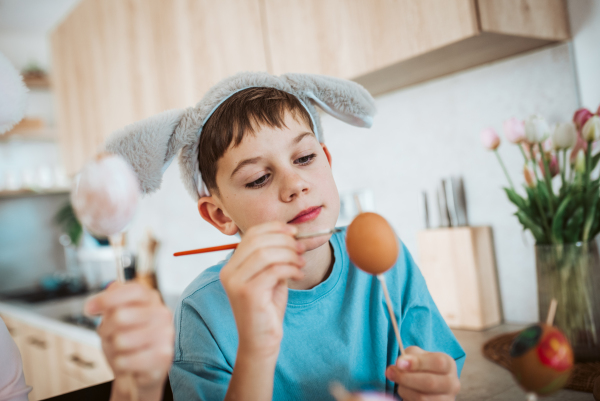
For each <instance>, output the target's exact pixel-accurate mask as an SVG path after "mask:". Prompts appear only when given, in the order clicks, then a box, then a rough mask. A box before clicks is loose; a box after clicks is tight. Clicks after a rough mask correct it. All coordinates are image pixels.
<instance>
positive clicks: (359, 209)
mask: <svg viewBox="0 0 600 401" xmlns="http://www.w3.org/2000/svg"><path fill="white" fill-rule="evenodd" d="M354 203H355V204H356V209H357V210H358V214H361V213H362V212H363V210H362V207H361V205H360V198H359V197H358V194H354Z"/></svg>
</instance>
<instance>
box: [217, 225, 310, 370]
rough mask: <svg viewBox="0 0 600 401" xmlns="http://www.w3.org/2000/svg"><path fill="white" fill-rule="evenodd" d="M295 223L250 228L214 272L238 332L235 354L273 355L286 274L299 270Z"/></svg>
mask: <svg viewBox="0 0 600 401" xmlns="http://www.w3.org/2000/svg"><path fill="white" fill-rule="evenodd" d="M296 233H297V228H296V227H294V226H289V225H286V224H284V223H282V222H271V223H266V224H260V225H257V226H254V227H252V228H250V229H249V230H248V231H247V232H246V234H245V235H244V237H243V239H242V241H241V242H240V244H239V246H238V247H237V249H236V251H235V253H234V254H233V256H232V257H231V259H230V260H229V262H228V263H227V264H226V265H225V266H224V267H223V269H222V270H221V273H220V277H221V283H222V284H223V287H224V288H225V292H226V293H227V296H228V297H229V302H230V303H231V308H232V310H233V314H234V316H235V321H236V325H237V329H238V334H239V348H238V357H240V356H241V355H240V354H243V355H244V356H248V357H256V358H261V359H263V360H273V363H274V362H275V361H276V359H277V355H278V353H279V345H280V343H281V339H282V336H283V316H284V313H285V308H286V305H287V297H288V287H287V280H288V279H301V278H302V277H303V276H304V273H302V271H301V270H300V268H301V267H302V266H304V263H305V262H304V258H303V257H302V256H301V254H302V253H303V252H304V249H305V248H304V245H302V243H300V242H298V241H296V239H295V238H294V237H293V236H294V235H295V234H296Z"/></svg>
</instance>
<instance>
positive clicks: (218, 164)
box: [109, 74, 465, 400]
mask: <svg viewBox="0 0 600 401" xmlns="http://www.w3.org/2000/svg"><path fill="white" fill-rule="evenodd" d="M278 80H282V81H284V82H283V83H281V82H280V81H278ZM257 81H258V83H257ZM357 87H358V86H357V85H356V84H354V83H350V82H348V81H343V80H333V79H331V78H325V77H318V76H309V75H300V74H297V75H288V76H283V77H281V78H277V77H271V76H268V75H267V74H257V75H250V76H249V77H246V76H243V75H242V76H237V77H234V78H232V79H230V80H227V81H224V82H223V83H221V84H219V85H217V87H215V88H213V90H211V92H209V94H207V96H206V97H205V99H207V101H208V102H209V103H208V104H209V106H210V107H208V106H203V105H202V102H200V103H199V104H198V105H197V106H196V109H195V111H193V112H190V111H187V112H185V113H187V114H186V116H187V117H186V116H183V117H182V116H181V115H173V116H167V117H168V118H167V117H165V118H163V120H169V121H171V120H172V121H173V122H172V123H163V122H161V123H160V124H162V125H163V126H169V127H170V129H171V130H172V131H173V132H172V136H171V137H170V141H169V145H168V147H167V148H168V150H167V151H166V152H167V153H166V156H165V157H164V160H165V161H166V163H168V160H169V157H168V156H169V151H170V152H171V153H173V149H174V148H177V146H176V142H175V144H174V143H173V142H171V141H174V138H175V140H180V141H181V139H180V138H183V137H184V134H185V132H190V131H192V130H191V129H190V128H189V127H190V125H193V124H196V127H197V131H198V134H197V135H199V139H198V140H197V143H195V144H194V146H192V145H190V143H187V144H185V145H184V146H183V151H182V155H181V161H182V164H183V166H184V170H183V175H184V181H185V180H186V179H187V180H188V181H190V175H191V174H197V175H193V177H194V179H193V181H192V182H194V183H195V186H196V188H195V189H194V188H193V186H190V185H188V189H190V188H192V191H193V190H196V191H197V193H198V196H197V198H198V209H199V212H200V215H201V216H202V218H203V219H204V220H206V221H207V222H209V223H210V224H212V225H213V226H214V227H216V228H217V229H218V230H219V231H221V232H222V233H224V234H228V235H234V234H238V233H239V234H240V235H241V238H242V241H241V243H240V245H239V246H238V248H237V250H236V251H235V252H234V253H233V255H231V257H230V258H229V259H228V260H226V261H224V262H223V263H221V264H219V265H216V266H213V267H211V268H209V269H207V270H206V271H205V272H203V273H202V274H201V275H200V276H199V277H198V278H197V279H196V280H194V281H193V282H192V283H191V284H190V285H189V286H188V288H187V289H186V291H185V292H184V294H183V295H182V298H181V303H180V306H179V307H178V310H177V312H176V316H175V330H176V334H175V360H174V364H173V367H172V368H171V371H170V379H171V386H172V388H173V393H174V396H175V398H176V399H181V400H183V399H201V400H221V399H226V400H267V399H276V400H286V399H302V400H317V399H331V397H330V396H329V395H328V386H329V384H330V383H331V382H332V381H338V382H341V383H342V384H344V385H345V386H346V387H348V388H351V389H358V388H361V387H369V388H372V389H376V390H380V391H387V392H392V391H394V390H396V391H397V393H398V394H399V395H400V396H401V397H403V399H405V400H419V399H425V398H427V399H432V400H451V399H454V397H455V395H456V394H457V393H458V390H459V388H460V384H459V381H458V374H459V372H460V369H461V368H462V364H463V363H464V357H465V355H464V352H463V350H462V349H461V347H460V345H459V344H458V343H457V341H456V339H455V338H454V336H453V335H452V333H451V332H450V330H449V329H448V327H447V325H446V324H445V323H444V321H443V319H442V318H441V316H440V315H439V312H438V311H437V309H436V307H435V305H434V303H433V301H432V299H431V297H430V295H429V293H428V292H427V288H426V286H425V283H424V280H423V277H422V276H421V274H420V272H419V270H418V268H417V267H416V265H415V264H414V262H413V261H412V259H411V257H410V255H409V254H408V251H407V250H406V248H405V247H402V252H401V255H400V257H399V260H398V262H397V264H396V266H394V268H392V269H391V270H390V271H388V272H387V273H386V280H387V281H388V285H389V286H390V288H392V290H391V293H392V302H393V303H394V309H395V311H396V313H398V314H399V323H400V326H401V327H400V330H401V336H402V339H403V342H404V344H405V345H407V346H410V347H409V348H407V349H406V352H405V355H402V356H401V357H400V358H399V359H398V355H399V346H398V344H397V342H396V340H395V337H394V333H393V329H392V327H391V324H390V321H389V316H388V315H387V314H386V308H385V305H384V298H383V294H382V292H381V287H380V285H379V283H377V280H376V278H374V277H372V276H370V275H368V274H366V273H363V272H361V271H359V270H358V269H356V268H355V267H354V266H353V265H352V264H351V262H350V261H349V259H348V255H347V253H346V250H345V245H344V235H345V232H341V233H337V234H334V235H333V236H330V235H327V236H322V237H317V238H311V239H305V240H300V241H297V240H295V239H294V235H295V234H297V233H309V232H316V231H320V230H324V229H329V228H332V227H333V226H334V224H335V222H336V220H337V217H338V214H339V206H340V205H339V196H338V192H337V188H336V186H335V182H334V180H333V176H332V173H331V163H332V157H331V154H330V153H329V151H328V149H327V147H326V146H325V145H324V144H322V143H320V139H322V138H321V137H320V126H319V125H318V116H317V117H316V112H314V108H313V107H312V104H310V103H309V101H310V102H313V103H315V104H317V105H319V106H320V107H322V108H323V109H324V110H325V111H327V112H329V113H330V114H332V115H334V116H335V117H337V118H340V119H343V120H344V121H347V122H350V123H353V124H355V123H356V125H361V122H369V121H370V120H369V119H370V117H371V115H372V113H373V110H372V109H369V107H370V106H371V105H372V98H371V97H370V95H368V93H366V91H364V89H362V88H357ZM192 113H196V114H195V116H197V115H198V113H200V114H202V113H204V114H202V115H203V116H204V118H203V119H202V120H201V121H200V122H197V121H196V120H198V118H195V119H194V118H191V117H190V114H192ZM156 124H157V123H154V125H156ZM364 125H369V124H364ZM151 126H153V125H148V124H146V127H151ZM142 131H143V132H146V133H147V132H149V131H150V130H149V129H146V128H144V129H141V128H140V127H137V128H136V127H133V128H130V129H129V130H128V132H130V134H129V137H128V139H126V140H125V139H123V138H126V137H127V135H125V134H121V137H120V138H121V139H119V140H115V141H113V145H112V150H113V151H115V152H118V153H120V154H122V155H123V156H124V157H125V158H127V159H129V160H130V161H132V164H133V165H134V168H136V163H137V162H136V160H135V159H136V157H139V155H136V154H134V155H132V154H131V152H130V151H129V148H130V146H129V145H128V144H127V143H126V142H131V141H133V140H134V135H135V134H131V133H135V132H138V133H139V132H142ZM155 131H156V132H158V131H161V130H159V129H157V130H155ZM148 135H152V134H148ZM157 135H158V134H157ZM178 138H179V139H178ZM190 149H194V151H193V152H192V151H190ZM109 150H111V147H110V146H109ZM194 156H195V158H196V160H195V161H196V164H191V161H190V159H192V158H193V157H194ZM137 164H140V165H141V163H137ZM190 165H192V166H194V167H193V168H191V167H189V166H190ZM186 166H188V167H187V168H186ZM136 169H138V170H139V167H137V168H136ZM192 170H193V171H192ZM140 175H141V173H140ZM199 177H201V179H200V178H199ZM142 181H144V180H143V179H142ZM143 185H144V182H142V186H143ZM150 189H152V188H150Z"/></svg>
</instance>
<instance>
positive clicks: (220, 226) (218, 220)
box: [198, 196, 239, 235]
mask: <svg viewBox="0 0 600 401" xmlns="http://www.w3.org/2000/svg"><path fill="white" fill-rule="evenodd" d="M198 211H199V212H200V216H202V218H203V219H204V220H206V221H208V222H209V223H210V224H212V225H213V226H214V227H215V228H216V229H217V230H219V231H221V232H222V233H223V234H225V235H234V234H237V232H238V231H239V229H238V227H237V226H236V225H235V223H234V222H233V220H231V218H230V217H229V216H227V215H226V214H225V212H223V209H221V208H220V207H219V205H218V204H217V203H216V202H215V199H214V197H212V196H203V197H201V198H200V199H199V200H198Z"/></svg>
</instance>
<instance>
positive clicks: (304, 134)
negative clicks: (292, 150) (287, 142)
mask: <svg viewBox="0 0 600 401" xmlns="http://www.w3.org/2000/svg"><path fill="white" fill-rule="evenodd" d="M307 135H314V133H312V132H310V131H307V132H303V133H301V134H300V135H298V136H297V137H296V138H294V144H297V143H299V142H300V141H301V140H303V139H304V137H305V136H307Z"/></svg>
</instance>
